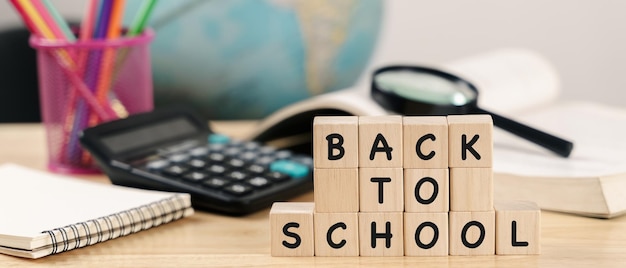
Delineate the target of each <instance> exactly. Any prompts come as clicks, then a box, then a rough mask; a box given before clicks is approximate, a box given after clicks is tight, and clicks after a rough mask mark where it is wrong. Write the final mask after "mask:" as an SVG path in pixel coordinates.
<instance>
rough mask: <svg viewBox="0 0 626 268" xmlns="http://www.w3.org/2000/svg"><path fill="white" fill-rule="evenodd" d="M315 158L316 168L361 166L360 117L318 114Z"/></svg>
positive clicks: (315, 130) (314, 138)
mask: <svg viewBox="0 0 626 268" xmlns="http://www.w3.org/2000/svg"><path fill="white" fill-rule="evenodd" d="M313 159H314V161H315V163H314V165H315V167H316V168H357V167H359V117H358V116H316V117H315V118H314V119H313Z"/></svg>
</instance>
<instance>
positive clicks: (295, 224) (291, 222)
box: [270, 202, 315, 257]
mask: <svg viewBox="0 0 626 268" xmlns="http://www.w3.org/2000/svg"><path fill="white" fill-rule="evenodd" d="M314 206H315V204H314V203H308V202H276V203H274V204H273V205H272V209H271V210H270V228H271V231H270V233H271V238H270V240H271V242H270V244H271V252H272V256H292V257H293V256H313V255H314V250H315V248H314V237H313V210H314Z"/></svg>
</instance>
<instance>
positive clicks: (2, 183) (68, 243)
mask: <svg viewBox="0 0 626 268" xmlns="http://www.w3.org/2000/svg"><path fill="white" fill-rule="evenodd" d="M193 212H194V211H193V208H192V207H191V198H190V196H189V195H188V194H181V193H168V192H159V191H150V190H141V189H134V188H126V187H121V186H116V185H110V184H101V183H94V182H90V181H88V180H82V179H76V178H70V177H64V176H60V175H55V174H51V173H47V172H43V171H38V170H34V169H29V168H26V167H22V166H19V165H15V164H3V165H0V253H4V254H9V255H14V256H18V257H24V258H41V257H44V256H48V255H51V254H55V253H60V252H64V251H68V250H72V249H76V248H81V247H85V246H89V245H93V244H96V243H99V242H103V241H106V240H110V239H114V238H117V237H121V236H125V235H129V234H132V233H136V232H139V231H142V230H146V229H149V228H153V227H156V226H158V225H161V224H164V223H168V222H171V221H174V220H178V219H180V218H183V217H186V216H190V215H192V214H193Z"/></svg>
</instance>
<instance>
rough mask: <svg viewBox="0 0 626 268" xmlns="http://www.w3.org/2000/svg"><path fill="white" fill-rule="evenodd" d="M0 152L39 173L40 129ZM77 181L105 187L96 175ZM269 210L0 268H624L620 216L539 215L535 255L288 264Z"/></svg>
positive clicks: (1, 135) (5, 137)
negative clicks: (273, 251) (276, 252)
mask: <svg viewBox="0 0 626 268" xmlns="http://www.w3.org/2000/svg"><path fill="white" fill-rule="evenodd" d="M213 127H214V128H215V129H216V131H219V132H222V133H225V134H229V135H231V136H239V137H242V136H244V135H245V134H246V133H248V132H250V131H252V130H253V128H254V124H251V123H249V122H246V123H240V122H236V123H233V122H227V123H225V122H216V123H215V124H213ZM0 148H2V149H1V150H0V163H5V162H14V163H17V164H20V165H24V166H28V167H33V168H37V169H40V170H45V168H46V152H45V150H46V149H45V148H46V146H45V134H44V129H43V126H42V125H39V124H3V125H0ZM82 177H83V178H84V179H85V180H91V181H98V182H102V183H109V182H108V179H107V178H106V177H105V176H103V175H88V176H82ZM312 200H313V193H309V194H306V195H303V196H301V197H299V198H297V199H294V200H290V201H309V202H310V201H312ZM268 211H269V210H263V211H261V212H258V213H255V214H251V215H248V216H246V217H228V216H221V215H216V214H210V213H204V212H196V214H195V215H193V216H191V217H189V218H187V219H186V220H185V221H183V222H173V223H170V224H167V225H164V226H160V227H157V228H154V229H150V230H146V231H143V232H140V233H137V234H134V235H132V236H128V237H124V238H122V239H116V240H111V241H107V242H105V243H100V244H96V245H92V246H89V247H86V248H81V249H76V250H73V251H70V252H66V253H62V254H58V255H53V256H49V257H46V258H43V259H38V260H27V259H21V258H16V257H11V256H4V255H0V266H3V267H25V266H35V265H53V264H62V265H64V266H67V267H121V266H126V267H145V266H149V267H172V266H181V267H191V266H200V267H209V266H235V267H242V266H287V267H294V266H326V267H337V266H356V265H360V264H363V265H368V266H370V267H371V266H380V267H389V266H411V267H415V266H420V265H421V266H424V265H425V266H429V267H448V266H455V267H496V266H497V267H519V266H524V267H554V266H562V267H590V266H598V267H623V265H624V263H626V217H617V218H614V219H611V220H602V219H593V218H586V217H578V216H573V215H567V214H559V213H552V212H543V213H542V214H543V215H542V224H541V225H542V245H541V246H542V253H541V255H537V256H471V257H460V256H449V257H341V258H328V257H307V258H302V257H299V258H287V257H271V256H270V236H269V234H268V230H269V228H268V226H269V222H268Z"/></svg>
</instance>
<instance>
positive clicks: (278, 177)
mask: <svg viewBox="0 0 626 268" xmlns="http://www.w3.org/2000/svg"><path fill="white" fill-rule="evenodd" d="M265 177H267V178H269V179H270V180H272V181H275V182H281V181H286V180H288V179H290V178H291V177H289V175H287V174H285V173H280V172H269V173H266V174H265Z"/></svg>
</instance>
